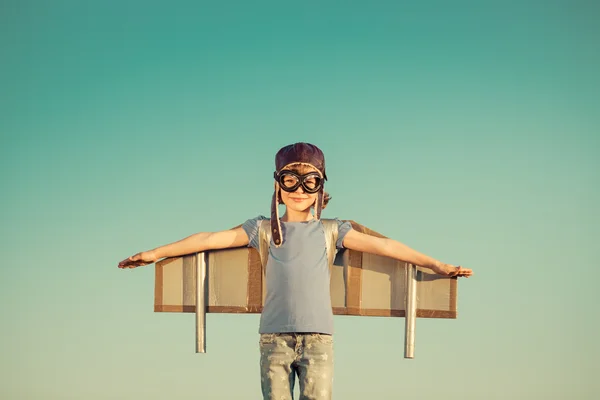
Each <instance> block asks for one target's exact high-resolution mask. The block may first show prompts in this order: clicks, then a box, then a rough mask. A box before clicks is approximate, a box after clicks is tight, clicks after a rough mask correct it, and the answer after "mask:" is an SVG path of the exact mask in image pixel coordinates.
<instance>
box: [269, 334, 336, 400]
mask: <svg viewBox="0 0 600 400" xmlns="http://www.w3.org/2000/svg"><path fill="white" fill-rule="evenodd" d="M260 375H261V378H260V380H261V387H262V393H263V398H264V399H265V400H292V399H293V397H294V384H295V380H296V375H297V376H298V382H299V384H300V400H330V399H331V389H332V386H333V337H332V336H331V335H325V334H320V333H266V334H262V335H260Z"/></svg>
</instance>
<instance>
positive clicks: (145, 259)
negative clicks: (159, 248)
mask: <svg viewBox="0 0 600 400" xmlns="http://www.w3.org/2000/svg"><path fill="white" fill-rule="evenodd" d="M156 260H157V258H156V256H155V254H154V251H152V250H150V251H143V252H141V253H137V254H135V255H133V256H131V257H129V258H126V259H124V260H123V261H121V262H120V263H119V268H121V269H125V268H137V267H141V266H144V265H148V264H152V263H154V262H156Z"/></svg>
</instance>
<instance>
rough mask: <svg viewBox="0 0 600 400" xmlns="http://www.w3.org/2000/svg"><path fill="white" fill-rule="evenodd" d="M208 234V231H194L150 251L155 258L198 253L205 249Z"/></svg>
mask: <svg viewBox="0 0 600 400" xmlns="http://www.w3.org/2000/svg"><path fill="white" fill-rule="evenodd" d="M210 235H211V233H210V232H200V233H196V234H193V235H191V236H188V237H186V238H184V239H181V240H179V241H177V242H173V243H169V244H166V245H164V246H160V247H157V248H155V249H152V250H150V252H152V253H153V254H154V258H155V259H157V260H159V259H161V258H166V257H177V256H182V255H185V254H192V253H198V252H200V251H204V250H207V244H208V239H209V238H210Z"/></svg>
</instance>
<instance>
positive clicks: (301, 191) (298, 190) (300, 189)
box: [294, 185, 304, 194]
mask: <svg viewBox="0 0 600 400" xmlns="http://www.w3.org/2000/svg"><path fill="white" fill-rule="evenodd" d="M294 193H300V194H304V188H303V187H302V185H300V186H298V189H296V190H295V191H294Z"/></svg>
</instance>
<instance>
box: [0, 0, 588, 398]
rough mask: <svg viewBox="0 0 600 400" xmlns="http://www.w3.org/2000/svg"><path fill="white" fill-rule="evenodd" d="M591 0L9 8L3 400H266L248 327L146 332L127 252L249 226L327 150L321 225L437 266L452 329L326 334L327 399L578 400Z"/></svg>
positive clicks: (346, 329)
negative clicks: (291, 167)
mask: <svg viewBox="0 0 600 400" xmlns="http://www.w3.org/2000/svg"><path fill="white" fill-rule="evenodd" d="M599 16H600V8H599V7H598V6H596V5H595V4H594V3H593V2H585V1H576V2H567V1H550V2H543V3H542V2H533V1H525V2H492V1H490V2H458V3H456V2H455V3H452V5H449V4H447V2H442V1H430V2H426V3H422V4H420V5H414V4H413V5H407V4H403V3H402V2H391V1H389V2H371V3H369V4H368V5H367V4H366V3H359V2H340V1H335V2H334V1H327V2H311V1H308V2H302V3H294V4H291V3H286V2H252V3H250V2H227V3H223V4H221V5H217V4H216V3H210V2H191V1H190V2H177V3H176V4H170V3H167V2H155V1H150V2H145V3H144V5H143V6H142V4H141V3H139V2H133V1H125V2H116V1H105V2H74V1H55V2H51V3H50V2H41V1H14V0H12V1H10V0H9V1H4V2H3V3H2V5H1V6H0V46H1V48H2V49H3V52H2V53H3V54H2V62H1V63H0V87H1V88H2V90H0V135H1V136H0V138H1V139H0V167H1V168H0V178H1V181H2V183H3V185H2V186H3V190H2V196H1V201H2V203H1V205H2V207H0V233H1V234H2V239H3V240H2V242H1V244H0V246H1V247H0V249H1V252H2V255H3V259H4V262H3V264H2V269H1V273H2V279H1V280H0V286H1V288H2V290H1V291H0V300H1V301H2V303H3V304H4V307H2V309H1V310H0V320H1V321H3V322H2V328H3V329H2V330H1V333H0V339H2V340H0V352H1V354H2V357H1V361H0V376H1V378H0V397H2V398H7V399H38V398H44V399H68V398H73V399H80V398H86V399H108V398H110V399H162V398H165V397H169V398H177V399H187V398H197V397H198V396H202V398H210V399H238V398H239V399H242V398H244V399H246V398H259V397H260V385H259V383H260V380H259V374H258V350H257V343H258V335H257V327H258V318H259V317H258V315H242V316H240V315H213V314H209V315H208V317H207V323H208V330H207V341H208V353H207V354H204V355H198V354H195V353H194V318H193V315H187V314H186V315H184V314H168V315H167V314H158V313H153V311H152V306H153V280H154V268H153V267H146V268H140V269H137V270H133V271H121V270H119V269H118V268H117V263H118V261H120V260H121V259H123V258H125V257H127V256H129V255H131V254H133V253H135V252H137V251H141V250H145V249H149V248H153V247H156V246H158V245H161V244H165V243H168V242H172V241H175V240H178V239H180V238H182V237H184V236H187V235H189V234H191V233H194V232H198V231H215V230H221V229H226V228H229V227H232V226H235V225H238V224H240V223H242V222H243V221H245V220H246V219H248V218H251V217H254V216H256V215H258V214H268V212H269V205H270V196H271V190H272V170H273V168H274V165H273V158H274V155H275V152H276V151H277V150H278V149H279V148H280V147H282V146H284V145H286V144H289V143H293V142H297V141H309V142H313V143H315V144H317V145H318V146H319V147H321V148H322V149H323V151H324V152H325V155H326V157H327V169H328V176H329V178H330V180H329V181H328V182H327V190H328V191H329V192H330V193H331V195H332V196H333V200H332V201H331V203H330V206H329V207H328V208H327V210H326V211H325V214H324V216H326V217H339V218H342V219H353V220H355V221H358V222H360V223H362V224H364V225H366V226H368V227H369V228H371V229H374V230H376V231H378V232H380V233H382V234H384V235H386V236H389V237H392V238H394V239H397V240H400V241H402V242H404V243H406V244H408V245H409V246H411V247H414V248H415V249H417V250H420V251H423V252H425V253H427V254H429V255H431V256H433V257H436V258H438V259H440V260H442V261H445V262H448V263H455V264H462V265H464V266H466V267H469V268H473V269H474V271H475V277H474V278H472V279H469V280H462V281H460V283H459V292H458V293H459V317H458V319H457V320H423V319H419V320H418V321H417V336H416V337H417V341H416V358H415V359H414V360H405V359H404V358H403V340H404V339H403V335H404V321H403V320H402V319H392V318H352V317H336V319H335V324H336V332H337V334H336V372H335V382H334V396H335V398H341V399H347V400H355V399H363V398H365V397H367V396H369V397H371V398H378V399H393V398H398V397H400V395H401V394H405V395H406V397H407V398H415V399H426V400H429V399H436V398H441V397H443V398H445V399H447V400H457V399H461V400H464V399H480V398H489V399H505V398H512V399H532V398H546V399H549V398H556V399H564V398H576V399H591V398H593V397H595V395H593V393H596V394H597V393H598V392H599V391H600V386H599V385H598V381H597V380H595V379H594V377H593V371H594V370H595V369H596V368H595V367H596V364H597V360H598V354H600V347H599V345H598V342H597V340H596V338H597V337H598V335H599V334H600V329H599V323H598V311H597V309H596V308H595V307H594V306H595V305H597V304H598V295H597V289H596V288H595V287H596V285H595V284H594V273H595V272H596V270H597V268H596V265H595V264H596V258H597V257H596V253H597V251H594V250H593V249H594V248H597V244H596V243H597V241H598V239H599V238H600V228H599V226H600V216H599V213H598V211H597V204H600V161H599V157H598V152H599V150H600V117H598V109H599V105H600V104H599V103H600V101H599V99H598V92H599V90H600V78H599V75H598V73H597V71H598V70H599V69H600V53H599V51H598V44H597V43H598V39H600V28H599V27H598V24H597V22H596V21H597V20H598V17H599Z"/></svg>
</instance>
